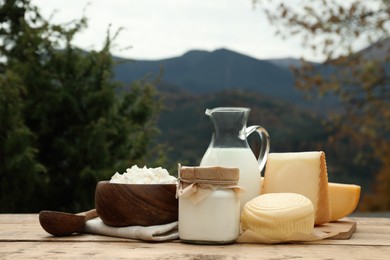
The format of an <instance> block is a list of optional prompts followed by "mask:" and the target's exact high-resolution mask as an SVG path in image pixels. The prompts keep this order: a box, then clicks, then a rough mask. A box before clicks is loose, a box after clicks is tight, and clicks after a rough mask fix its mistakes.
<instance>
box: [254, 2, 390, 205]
mask: <svg viewBox="0 0 390 260" xmlns="http://www.w3.org/2000/svg"><path fill="white" fill-rule="evenodd" d="M255 2H256V3H257V4H260V5H261V6H262V8H263V10H264V11H265V13H266V14H267V15H268V18H269V20H270V22H271V23H272V24H273V25H275V26H276V27H277V34H279V35H281V36H282V37H292V36H296V37H301V39H302V43H303V45H304V46H306V47H308V48H311V49H312V50H313V52H315V53H319V54H322V55H323V56H324V57H325V61H324V64H323V65H321V66H316V65H313V64H312V63H310V62H308V61H305V60H304V59H303V60H302V66H301V67H300V68H295V69H294V72H295V74H296V76H297V77H296V79H297V80H296V86H297V87H298V88H299V89H301V90H303V91H305V92H306V93H308V94H309V95H311V96H312V97H313V96H314V97H316V96H323V95H326V94H329V93H330V94H332V95H335V96H337V97H338V98H339V99H340V101H341V103H342V104H343V107H344V109H343V110H342V111H338V113H335V114H332V115H329V119H330V120H329V121H328V122H327V123H328V124H331V125H333V126H334V127H335V128H334V130H335V133H336V134H335V135H333V136H332V137H330V138H329V141H330V142H331V143H333V144H334V145H335V146H336V147H337V145H338V144H339V143H340V142H343V141H344V142H345V140H348V142H350V144H351V145H353V146H354V148H355V151H356V153H355V154H354V155H351V158H350V160H354V161H356V162H360V163H372V161H373V160H379V161H380V164H381V168H380V169H378V174H376V176H377V183H376V187H375V188H374V193H373V196H375V198H376V199H375V201H374V200H372V198H371V199H370V203H367V204H366V205H364V208H365V209H375V210H389V209H390V203H389V202H390V201H389V199H388V198H389V197H390V193H389V189H387V187H389V186H390V172H389V169H390V168H389V161H390V135H389V133H390V82H389V79H390V74H389V68H390V64H389V59H390V39H389V34H390V1H389V0H372V1H361V0H352V1H336V0H329V1H328V0H326V1H325V0H317V1H300V2H299V3H297V2H296V1H293V2H287V1H278V2H275V1H272V4H271V3H270V1H265V0H258V1H255ZM364 45H372V46H373V47H371V48H370V49H367V50H365V51H359V50H360V49H361V48H362V46H364ZM384 191H385V192H384ZM374 202H375V203H374Z"/></svg>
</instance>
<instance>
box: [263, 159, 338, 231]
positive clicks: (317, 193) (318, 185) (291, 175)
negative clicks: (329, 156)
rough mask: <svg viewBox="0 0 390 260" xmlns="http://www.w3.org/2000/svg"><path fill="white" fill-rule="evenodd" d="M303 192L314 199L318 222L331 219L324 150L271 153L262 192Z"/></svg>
mask: <svg viewBox="0 0 390 260" xmlns="http://www.w3.org/2000/svg"><path fill="white" fill-rule="evenodd" d="M280 192H288V193H299V194H301V195H303V196H305V197H307V198H308V199H310V200H311V202H312V203H313V206H314V212H315V224H316V225H319V224H324V223H328V222H329V221H330V219H331V213H330V206H329V194H328V173H327V168H326V161H325V153H324V152H297V153H270V154H269V155H268V160H267V164H266V169H265V174H264V184H263V190H262V193H263V194H266V193H280Z"/></svg>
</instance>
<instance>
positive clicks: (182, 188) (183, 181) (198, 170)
mask: <svg viewBox="0 0 390 260" xmlns="http://www.w3.org/2000/svg"><path fill="white" fill-rule="evenodd" d="M239 174H240V170H239V169H238V168H230V167H221V166H208V167H204V166H202V167H189V166H181V165H180V164H179V166H178V180H179V183H178V185H177V191H176V198H179V197H183V198H188V199H189V200H190V201H191V202H192V203H193V204H194V205H196V204H198V203H199V202H201V201H202V200H204V199H206V198H207V197H208V196H210V195H211V194H212V193H213V192H214V191H215V190H217V189H232V190H233V191H234V192H235V193H236V196H238V197H239V196H240V194H241V192H243V191H244V189H243V188H242V187H241V186H239V185H238V184H237V183H238V180H239Z"/></svg>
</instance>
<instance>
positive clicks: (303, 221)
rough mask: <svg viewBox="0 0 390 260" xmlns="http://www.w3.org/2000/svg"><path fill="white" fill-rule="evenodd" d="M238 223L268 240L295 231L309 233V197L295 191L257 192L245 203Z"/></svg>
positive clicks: (283, 237) (311, 226) (311, 221)
mask: <svg viewBox="0 0 390 260" xmlns="http://www.w3.org/2000/svg"><path fill="white" fill-rule="evenodd" d="M241 227H242V229H243V231H245V230H251V231H253V232H255V233H257V234H260V235H262V236H264V237H266V238H268V239H270V240H286V239H288V238H289V237H290V236H291V235H293V234H294V233H303V234H311V233H312V232H313V229H314V207H313V204H312V203H311V201H310V200H309V199H308V198H306V197H305V196H303V195H300V194H297V193H270V194H264V195H260V196H258V197H256V198H254V199H252V200H250V201H249V202H247V203H246V204H245V206H244V208H243V210H242V213H241Z"/></svg>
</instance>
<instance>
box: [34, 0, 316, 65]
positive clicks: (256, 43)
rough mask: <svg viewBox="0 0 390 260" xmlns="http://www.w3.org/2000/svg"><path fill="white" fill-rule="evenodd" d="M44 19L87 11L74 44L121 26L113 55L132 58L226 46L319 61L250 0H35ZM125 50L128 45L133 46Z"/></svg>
mask: <svg viewBox="0 0 390 260" xmlns="http://www.w3.org/2000/svg"><path fill="white" fill-rule="evenodd" d="M32 2H33V4H35V5H37V6H38V7H39V8H40V11H41V13H42V14H43V15H44V16H45V17H49V15H50V14H52V13H53V12H54V11H56V13H55V15H54V19H53V21H54V22H67V21H70V20H72V19H77V18H80V17H81V16H82V15H83V12H84V13H85V15H86V17H87V18H88V20H89V26H88V29H86V30H85V31H83V32H82V33H81V34H80V35H79V36H78V37H77V38H76V41H75V44H76V45H77V46H79V47H82V48H84V49H92V48H94V49H98V48H99V47H100V46H101V45H102V43H103V41H104V37H105V35H106V31H107V28H108V26H109V25H110V24H111V25H112V31H115V30H116V29H118V28H120V27H123V28H124V30H123V31H122V32H121V34H120V36H119V37H118V39H117V41H116V44H117V47H115V48H114V49H113V54H115V55H117V56H121V57H126V58H132V59H149V60H154V59H162V58H170V57H174V56H179V55H182V54H184V53H185V52H187V51H188V50H194V49H197V50H208V51H212V50H215V49H219V48H227V49H230V50H233V51H236V52H239V53H242V54H246V55H249V56H252V57H254V58H258V59H269V58H286V57H294V58H300V57H302V56H304V57H305V58H307V59H309V60H313V61H314V60H315V61H319V60H321V57H318V56H313V54H312V53H311V52H310V51H306V52H305V51H304V50H303V49H302V48H301V44H300V40H299V39H294V38H293V39H289V40H282V39H280V38H279V37H276V36H275V34H274V31H275V28H273V27H272V26H271V25H270V24H269V22H268V20H267V19H266V17H265V15H264V13H263V12H262V10H261V9H260V8H259V7H257V8H254V7H253V4H252V0H111V1H107V0H55V1H54V0H33V1H32ZM130 46H131V48H129V49H125V47H130Z"/></svg>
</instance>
